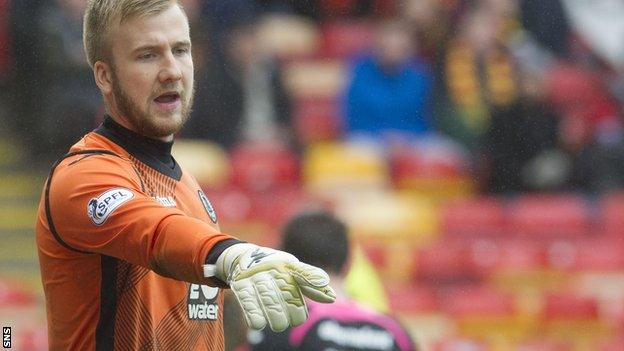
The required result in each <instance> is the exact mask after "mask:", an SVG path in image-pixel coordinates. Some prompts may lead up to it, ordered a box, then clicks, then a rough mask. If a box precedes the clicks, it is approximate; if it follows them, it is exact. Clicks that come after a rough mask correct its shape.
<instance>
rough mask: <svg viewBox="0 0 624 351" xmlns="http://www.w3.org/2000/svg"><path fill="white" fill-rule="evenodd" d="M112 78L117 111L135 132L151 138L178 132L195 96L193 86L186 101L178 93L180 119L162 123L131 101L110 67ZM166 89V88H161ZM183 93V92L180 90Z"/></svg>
mask: <svg viewBox="0 0 624 351" xmlns="http://www.w3.org/2000/svg"><path fill="white" fill-rule="evenodd" d="M112 80H113V98H114V99H115V104H116V107H117V110H118V111H119V113H121V114H122V116H124V117H125V118H126V119H127V121H128V122H129V123H130V124H131V125H132V126H133V127H134V128H135V130H136V132H137V133H139V134H141V135H143V136H146V137H148V138H152V139H161V138H166V137H169V136H171V135H174V134H176V133H178V132H179V131H180V130H181V129H182V127H184V124H185V123H186V121H187V120H188V118H189V116H190V114H191V111H192V106H193V100H194V97H195V87H193V89H192V91H191V96H190V99H189V102H188V103H186V101H185V99H184V96H183V95H182V94H180V100H181V102H182V106H181V109H182V111H181V113H180V116H181V121H180V123H178V124H177V125H162V124H159V123H157V121H154V119H153V118H151V116H150V115H149V114H147V113H146V112H143V111H141V109H140V108H139V105H138V104H137V103H135V102H134V101H132V99H131V98H130V97H129V96H128V94H126V92H125V91H124V90H123V88H122V87H121V85H120V84H119V79H118V77H117V73H116V69H115V67H112ZM163 90H166V89H163ZM182 93H184V92H182Z"/></svg>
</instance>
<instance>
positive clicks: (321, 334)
mask: <svg viewBox="0 0 624 351" xmlns="http://www.w3.org/2000/svg"><path fill="white" fill-rule="evenodd" d="M347 231H348V230H347V227H346V226H345V224H344V223H342V222H341V221H340V220H338V219H337V218H335V217H334V216H333V215H331V214H329V213H326V212H305V213H302V214H299V215H298V216H295V217H294V218H292V219H291V220H290V221H289V222H288V223H287V224H286V226H285V227H284V229H283V230H282V242H281V249H282V250H284V251H286V252H289V253H291V254H293V255H298V257H301V260H302V261H303V262H306V263H308V264H315V265H317V266H319V267H322V268H323V269H324V270H325V271H326V272H328V273H329V275H330V277H331V279H332V282H334V287H335V288H336V294H337V298H336V301H335V302H334V304H333V305H331V306H329V308H327V307H326V306H323V305H321V304H317V303H314V302H311V303H310V304H308V306H309V311H310V316H309V319H308V321H307V322H306V323H304V324H302V325H300V326H298V327H294V328H289V329H286V330H285V331H283V332H281V333H274V332H271V331H269V330H267V329H264V330H261V331H251V332H250V333H249V334H248V339H249V344H250V345H249V348H250V350H252V351H256V350H257V351H263V350H271V351H285V350H301V351H307V350H309V351H317V350H335V351H341V350H345V351H346V350H351V351H357V350H369V351H382V350H384V351H391V350H392V351H415V350H416V345H415V344H414V342H413V341H412V339H411V337H410V336H409V334H408V333H407V332H406V331H405V329H404V328H403V327H402V326H401V325H400V324H399V323H398V322H396V321H395V320H394V319H393V318H391V317H390V316H388V315H385V314H382V313H379V312H376V311H373V310H371V309H369V308H368V307H364V306H362V305H360V304H359V303H357V302H355V301H354V300H353V299H351V298H350V297H349V296H347V295H346V293H345V291H344V281H345V275H346V272H347V268H348V265H349V262H348V261H349V258H350V252H351V244H350V241H349V237H348V233H347Z"/></svg>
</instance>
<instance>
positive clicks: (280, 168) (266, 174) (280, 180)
mask: <svg viewBox="0 0 624 351" xmlns="http://www.w3.org/2000/svg"><path fill="white" fill-rule="evenodd" d="M231 162H232V183H233V184H234V185H235V186H238V187H242V188H244V189H247V190H251V191H265V190H268V189H272V188H275V187H277V186H288V185H295V184H297V183H298V181H299V164H298V159H297V157H296V155H295V154H294V153H292V152H291V151H290V150H288V149H287V148H286V147H284V146H282V145H279V144H273V143H246V144H242V145H239V146H237V147H236V148H235V149H234V150H233V151H232V154H231Z"/></svg>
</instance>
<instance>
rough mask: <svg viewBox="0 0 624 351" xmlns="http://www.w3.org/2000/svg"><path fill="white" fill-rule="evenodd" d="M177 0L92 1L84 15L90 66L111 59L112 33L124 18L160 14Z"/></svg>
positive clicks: (176, 3) (86, 51)
mask: <svg viewBox="0 0 624 351" xmlns="http://www.w3.org/2000/svg"><path fill="white" fill-rule="evenodd" d="M174 4H175V5H178V6H179V7H180V9H182V6H181V5H180V4H179V3H178V1H177V0H88V2H87V9H86V11H85V15H84V25H83V28H84V29H83V33H82V40H83V42H84V49H85V53H86V55H87V61H88V62H89V65H90V66H91V67H93V65H94V64H95V63H96V62H97V61H104V62H109V61H110V58H111V57H110V55H111V53H110V45H111V43H110V41H109V39H110V38H109V34H110V33H109V32H110V30H111V28H114V27H115V26H119V25H120V24H122V23H123V22H124V21H127V20H129V19H133V18H137V17H148V16H154V15H157V14H159V13H161V12H163V11H165V10H167V9H168V8H169V7H171V6H172V5H174Z"/></svg>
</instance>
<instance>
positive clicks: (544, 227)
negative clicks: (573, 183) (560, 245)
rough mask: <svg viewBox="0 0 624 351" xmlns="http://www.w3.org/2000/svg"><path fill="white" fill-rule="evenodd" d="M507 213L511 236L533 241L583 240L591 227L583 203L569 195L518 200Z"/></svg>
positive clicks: (540, 196) (585, 206) (578, 198)
mask: <svg viewBox="0 0 624 351" xmlns="http://www.w3.org/2000/svg"><path fill="white" fill-rule="evenodd" d="M507 213H508V217H509V219H508V221H509V222H508V224H509V230H510V231H511V232H513V233H515V234H516V235H519V236H523V237H527V238H533V239H537V240H551V239H557V238H574V237H577V238H578V237H583V236H586V235H587V234H588V233H589V229H590V225H591V224H592V223H591V218H590V216H589V211H588V209H587V205H586V203H585V201H584V200H583V199H582V198H580V197H577V196H573V195H536V196H528V195H527V196H522V197H520V198H518V199H516V200H515V201H513V202H512V203H511V204H510V206H508V212H507Z"/></svg>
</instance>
